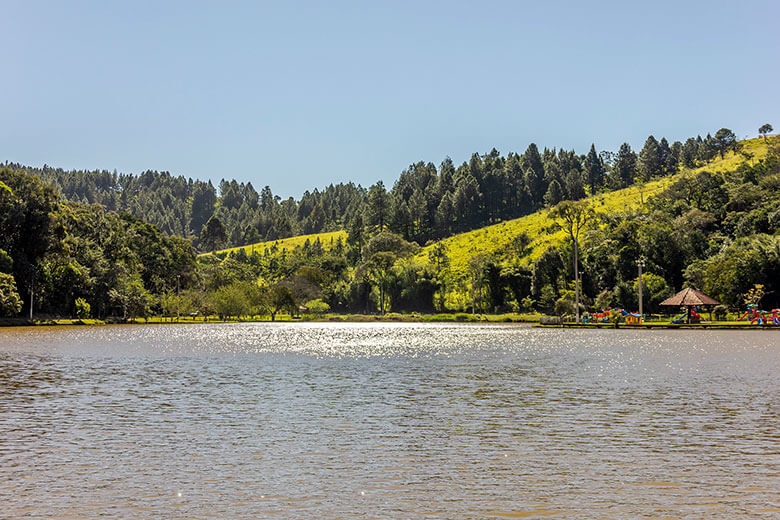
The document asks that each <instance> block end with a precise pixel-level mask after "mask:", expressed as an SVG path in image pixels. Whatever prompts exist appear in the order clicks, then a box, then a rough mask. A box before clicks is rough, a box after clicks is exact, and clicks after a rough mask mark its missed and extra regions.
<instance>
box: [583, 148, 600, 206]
mask: <svg viewBox="0 0 780 520" xmlns="http://www.w3.org/2000/svg"><path fill="white" fill-rule="evenodd" d="M585 176H586V179H587V182H588V185H589V186H590V192H591V194H595V193H596V191H597V190H598V189H599V188H600V187H601V186H602V184H603V183H604V163H603V162H601V158H599V156H598V154H597V153H596V145H595V144H591V145H590V151H589V152H588V155H587V156H585Z"/></svg>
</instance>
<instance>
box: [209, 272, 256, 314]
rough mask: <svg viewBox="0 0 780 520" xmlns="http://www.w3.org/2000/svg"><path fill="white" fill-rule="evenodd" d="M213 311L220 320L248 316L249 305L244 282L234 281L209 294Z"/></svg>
mask: <svg viewBox="0 0 780 520" xmlns="http://www.w3.org/2000/svg"><path fill="white" fill-rule="evenodd" d="M211 299H212V302H213V303H214V310H215V311H216V313H217V315H218V316H219V317H220V318H221V319H229V318H240V317H242V316H246V315H248V314H249V312H250V309H251V305H250V303H249V298H248V297H247V293H246V288H245V282H240V281H236V282H233V283H231V284H230V285H225V286H222V287H220V288H218V289H217V290H216V291H214V292H213V293H212V294H211Z"/></svg>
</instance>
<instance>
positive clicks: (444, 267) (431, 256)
mask: <svg viewBox="0 0 780 520" xmlns="http://www.w3.org/2000/svg"><path fill="white" fill-rule="evenodd" d="M428 260H429V261H430V262H431V264H432V265H433V268H434V272H435V276H436V281H437V282H438V293H439V310H440V311H444V299H445V296H446V294H447V284H448V281H449V267H450V257H449V256H448V255H447V246H446V244H444V243H443V242H437V243H436V244H434V245H433V247H432V248H431V249H429V250H428Z"/></svg>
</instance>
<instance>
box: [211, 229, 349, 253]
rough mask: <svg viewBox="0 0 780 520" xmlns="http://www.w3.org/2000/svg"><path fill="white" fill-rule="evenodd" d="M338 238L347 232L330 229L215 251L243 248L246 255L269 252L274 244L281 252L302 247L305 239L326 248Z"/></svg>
mask: <svg viewBox="0 0 780 520" xmlns="http://www.w3.org/2000/svg"><path fill="white" fill-rule="evenodd" d="M339 238H341V240H342V241H346V240H347V232H346V231H331V232H328V233H313V234H311V235H299V236H297V237H289V238H280V239H279V240H269V241H267V242H258V243H257V244H250V245H248V246H240V247H233V248H230V249H222V250H221V251H217V253H230V252H232V251H238V250H239V249H243V250H244V251H246V253H247V254H248V255H251V254H252V252H254V251H257V252H258V253H259V254H261V255H262V254H265V251H266V250H268V251H269V252H270V251H271V249H272V248H273V247H274V246H276V250H277V251H278V252H281V251H282V250H283V249H284V250H286V251H288V252H289V251H292V250H293V249H295V248H296V247H302V246H303V245H304V244H305V243H306V241H307V240H308V241H309V243H311V244H313V243H314V242H316V241H317V239H319V241H320V243H321V244H322V248H323V249H326V250H327V249H330V248H332V247H333V246H335V245H336V242H338V240H339Z"/></svg>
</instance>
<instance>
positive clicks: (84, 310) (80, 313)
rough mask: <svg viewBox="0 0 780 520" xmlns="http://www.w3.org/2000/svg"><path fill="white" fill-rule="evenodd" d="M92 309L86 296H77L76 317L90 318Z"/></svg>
mask: <svg viewBox="0 0 780 520" xmlns="http://www.w3.org/2000/svg"><path fill="white" fill-rule="evenodd" d="M91 310H92V308H91V306H90V305H89V303H87V300H85V299H84V298H76V317H77V318H80V319H84V318H89V313H90V311H91Z"/></svg>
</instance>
